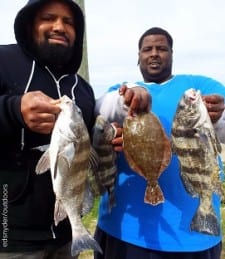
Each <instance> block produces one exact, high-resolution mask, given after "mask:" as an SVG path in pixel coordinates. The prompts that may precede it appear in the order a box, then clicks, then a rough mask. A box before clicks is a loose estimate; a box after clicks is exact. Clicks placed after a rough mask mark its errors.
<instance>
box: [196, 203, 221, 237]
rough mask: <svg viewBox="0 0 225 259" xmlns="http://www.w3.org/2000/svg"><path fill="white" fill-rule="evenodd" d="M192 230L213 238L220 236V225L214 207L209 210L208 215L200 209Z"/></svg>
mask: <svg viewBox="0 0 225 259" xmlns="http://www.w3.org/2000/svg"><path fill="white" fill-rule="evenodd" d="M191 230H192V231H197V232H201V233H205V234H209V235H213V236H219V235H220V223H219V221H218V218H217V217H216V215H215V213H214V212H213V208H212V206H210V209H209V210H207V213H203V210H201V208H200V207H199V208H198V210H197V212H196V214H195V215H194V217H193V219H192V222H191Z"/></svg>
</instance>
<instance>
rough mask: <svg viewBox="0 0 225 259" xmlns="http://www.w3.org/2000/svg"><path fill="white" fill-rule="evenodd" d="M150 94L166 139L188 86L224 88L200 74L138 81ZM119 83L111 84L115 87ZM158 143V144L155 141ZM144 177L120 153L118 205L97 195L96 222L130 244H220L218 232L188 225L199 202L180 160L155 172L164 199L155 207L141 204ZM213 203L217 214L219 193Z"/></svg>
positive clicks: (224, 91) (192, 247)
mask: <svg viewBox="0 0 225 259" xmlns="http://www.w3.org/2000/svg"><path fill="white" fill-rule="evenodd" d="M137 84H138V85H141V86H144V87H145V88H146V89H148V91H149V93H150V94H151V96H152V112H153V113H155V114H156V115H157V116H158V118H159V119H160V121H161V123H162V125H163V127H164V129H165V131H166V133H167V136H168V137H169V139H170V136H171V126H172V120H173V117H174V115H175V112H176V108H177V105H178V102H179V101H180V98H181V97H182V95H183V94H184V92H185V90H187V89H189V88H195V89H199V90H200V91H201V93H202V95H207V94H215V93H217V94H221V95H223V96H224V97H225V87H224V86H223V85H222V84H220V83H219V82H217V81H215V80H212V79H210V78H207V77H203V76H197V75H195V76H193V75H177V76H174V77H173V78H172V79H170V80H168V81H167V82H164V83H162V84H156V83H144V82H137ZM119 86H120V85H116V86H114V87H111V88H110V89H109V91H113V90H117V89H118V87H119ZM156 144H157V143H156ZM146 183H147V182H146V180H145V179H144V178H143V177H141V176H139V175H138V174H137V173H135V172H134V171H132V170H131V169H130V167H129V166H128V164H127V162H126V160H125V157H124V154H123V153H120V154H119V161H118V176H117V181H116V186H115V190H116V202H117V204H116V206H115V207H113V208H112V210H111V212H109V210H108V196H107V194H105V195H104V196H103V197H102V198H101V202H100V208H99V218H98V226H99V227H100V228H101V229H102V230H104V231H105V232H107V233H108V234H110V235H112V236H114V237H116V238H118V239H121V240H123V241H126V242H128V243H131V244H134V245H137V246H141V247H144V248H149V249H154V250H160V251H190V252H191V251H200V250H205V249H208V248H210V247H212V246H215V245H216V244H218V243H219V242H220V241H221V239H222V236H212V235H208V234H202V233H198V232H194V231H191V230H190V224H191V220H192V218H193V216H194V214H195V212H196V210H197V208H198V206H199V198H193V197H191V196H190V194H188V193H187V191H186V190H185V189H184V185H183V183H182V181H181V177H180V169H179V161H178V159H177V157H176V155H174V154H173V156H172V159H171V162H170V164H169V166H168V167H167V169H166V170H165V171H164V172H163V173H162V174H161V175H160V177H159V185H160V187H161V189H162V191H163V194H164V198H165V202H164V203H161V204H159V205H157V206H152V205H149V204H146V203H144V193H145V189H146ZM212 199H213V206H214V209H215V212H216V214H217V216H218V218H219V219H220V197H218V196H217V195H215V194H213V197H212Z"/></svg>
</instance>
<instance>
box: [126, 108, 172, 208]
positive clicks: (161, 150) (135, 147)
mask: <svg viewBox="0 0 225 259" xmlns="http://www.w3.org/2000/svg"><path fill="white" fill-rule="evenodd" d="M123 145H124V154H125V157H126V159H127V161H128V163H129V165H130V167H131V168H132V169H133V170H134V171H135V172H137V173H138V174H140V175H141V176H142V177H144V178H145V179H146V181H147V187H146V190H145V197H144V202H145V203H149V204H151V205H158V204H160V203H162V202H164V195H163V193H162V190H161V188H160V186H159V184H158V178H159V176H160V175H161V174H162V172H163V171H164V170H165V169H166V167H167V166H168V165H169V162H170V160H171V145H170V141H169V139H168V138H167V136H166V133H165V131H164V129H163V127H162V125H161V123H160V121H159V119H158V118H157V116H156V115H155V114H153V113H152V112H148V113H141V114H138V115H136V116H133V117H131V116H129V117H126V118H125V120H124V123H123Z"/></svg>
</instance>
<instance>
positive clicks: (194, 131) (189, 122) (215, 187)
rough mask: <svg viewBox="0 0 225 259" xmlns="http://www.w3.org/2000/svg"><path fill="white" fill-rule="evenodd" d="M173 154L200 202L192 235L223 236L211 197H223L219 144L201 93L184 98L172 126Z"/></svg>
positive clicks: (189, 187) (196, 92)
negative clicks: (221, 195) (197, 233)
mask: <svg viewBox="0 0 225 259" xmlns="http://www.w3.org/2000/svg"><path fill="white" fill-rule="evenodd" d="M172 150H173V151H174V152H175V153H176V154H177V156H178V159H179V161H180V171H181V179H182V181H183V184H184V187H185V188H186V190H187V192H188V193H189V194H190V195H191V196H192V197H198V198H199V200H200V201H199V203H200V204H199V207H198V209H197V211H196V213H195V215H194V217H193V219H192V222H191V224H190V228H191V230H192V231H197V232H202V233H207V234H210V235H219V234H220V222H219V220H218V218H217V216H216V214H215V212H214V209H213V206H212V193H217V194H222V185H221V182H220V178H219V172H220V167H219V164H218V155H219V153H220V152H221V146H220V143H219V141H218V139H217V137H216V135H215V131H214V128H213V125H212V123H211V120H210V117H209V115H208V111H207V109H206V106H205V104H204V102H203V100H202V98H201V94H200V91H197V90H195V89H192V88H191V89H188V90H187V91H186V92H185V93H184V95H183V96H182V98H181V100H180V102H179V104H178V106H177V111H176V114H175V116H174V120H173V125H172Z"/></svg>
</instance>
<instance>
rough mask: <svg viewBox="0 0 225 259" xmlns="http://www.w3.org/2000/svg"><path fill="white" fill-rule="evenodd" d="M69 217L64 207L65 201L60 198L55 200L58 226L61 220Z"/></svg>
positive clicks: (55, 216) (55, 219) (55, 217)
mask: <svg viewBox="0 0 225 259" xmlns="http://www.w3.org/2000/svg"><path fill="white" fill-rule="evenodd" d="M66 217H67V213H66V211H65V209H64V207H63V203H62V202H61V201H60V200H57V199H56V201H55V211H54V221H55V225H56V226H57V225H58V224H59V222H60V221H62V220H64V219H65V218H66Z"/></svg>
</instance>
